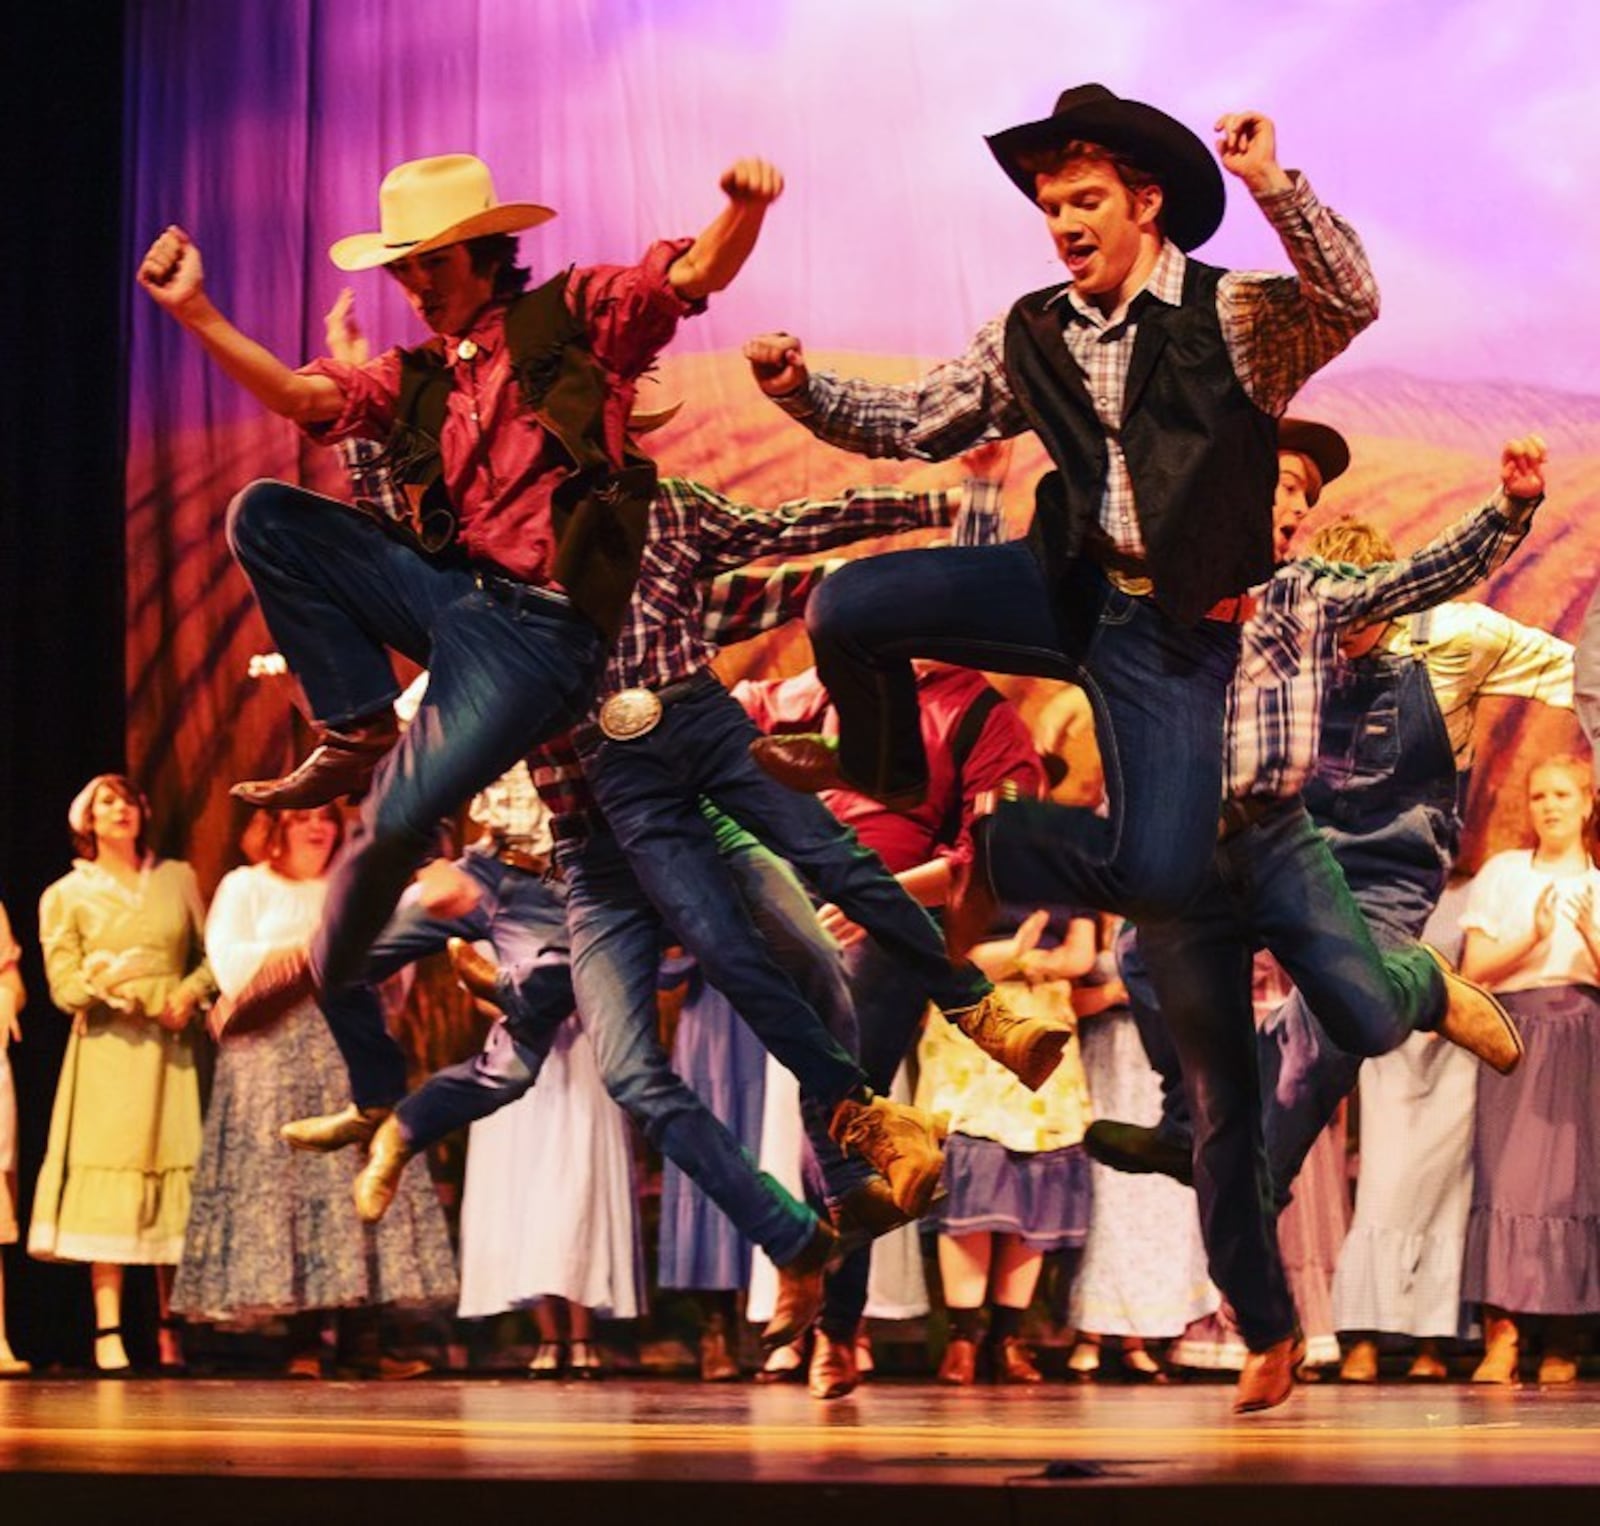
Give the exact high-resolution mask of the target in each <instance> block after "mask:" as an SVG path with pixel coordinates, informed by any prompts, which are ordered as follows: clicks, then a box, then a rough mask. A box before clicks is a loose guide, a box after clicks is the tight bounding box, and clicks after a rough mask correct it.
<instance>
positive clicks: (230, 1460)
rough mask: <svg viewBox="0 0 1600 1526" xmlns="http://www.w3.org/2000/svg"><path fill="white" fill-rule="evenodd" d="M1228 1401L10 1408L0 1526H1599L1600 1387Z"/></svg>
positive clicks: (207, 1396) (139, 1388)
mask: <svg viewBox="0 0 1600 1526" xmlns="http://www.w3.org/2000/svg"><path fill="white" fill-rule="evenodd" d="M1228 1398H1229V1389H1228V1387H1226V1386H1225V1385H1221V1384H1180V1385H1173V1386H1171V1387H1166V1388H1155V1389H1150V1388H1129V1387H1113V1386H1110V1385H1106V1386H1097V1387H1061V1386H1055V1385H1051V1386H1048V1387H1046V1388H1044V1389H1042V1390H1034V1391H1029V1390H1023V1389H994V1388H977V1389H969V1390H959V1391H953V1390H949V1389H941V1388H938V1387H936V1386H933V1385H931V1384H926V1383H914V1384H913V1383H905V1382H881V1383H874V1384H869V1385H867V1386H865V1387H863V1388H862V1390H861V1391H860V1392H859V1393H858V1394H856V1395H855V1396H853V1397H851V1398H849V1399H845V1400H841V1401H836V1402H834V1403H830V1404H818V1403H816V1402H814V1401H813V1400H811V1399H810V1398H808V1397H807V1395H806V1394H805V1393H804V1392H803V1391H802V1390H801V1389H799V1388H798V1387H796V1386H792V1385H782V1386H767V1387H762V1386H755V1385H738V1386H732V1387H710V1386H702V1385H699V1384H695V1383H691V1382H659V1381H657V1382H640V1381H632V1380H617V1381H612V1382H603V1383H587V1384H586V1383H564V1384H555V1385H549V1384H542V1383H535V1382H530V1381H527V1380H523V1379H520V1378H508V1379H499V1380H482V1379H474V1380H465V1381H463V1380H434V1381H423V1382H415V1383H410V1384H377V1383H367V1384H353V1383H337V1382H329V1383H303V1384H294V1383H289V1382H230V1381H224V1380H215V1379H210V1380H190V1381H185V1382H173V1381H166V1382H158V1381H138V1380H135V1381H131V1382H120V1383H111V1382H96V1381H92V1380H79V1381H49V1380H46V1381H29V1382H13V1383H5V1384H0V1522H5V1523H7V1526H9V1523H12V1522H16V1523H18V1526H21V1523H23V1522H28V1523H34V1526H42V1523H45V1522H49V1523H50V1526H59V1523H62V1522H67V1521H77V1520H80V1519H81V1520H89V1519H94V1520H96V1521H99V1522H101V1523H103V1522H104V1521H105V1520H106V1519H108V1518H110V1516H111V1514H112V1513H113V1512H115V1514H116V1515H118V1516H121V1517H123V1518H126V1519H131V1520H136V1521H138V1520H146V1519H163V1520H166V1521H170V1522H185V1523H188V1522H209V1521H213V1520H214V1521H218V1522H222V1521H227V1522H229V1523H234V1526H249V1523H253V1522H256V1521H286V1520H295V1519H297V1518H304V1517H305V1515H306V1512H312V1513H313V1515H312V1518H313V1519H315V1520H317V1521H319V1522H320V1521H323V1520H331V1519H332V1518H331V1517H329V1516H328V1514H327V1512H328V1511H329V1510H330V1509H336V1510H338V1511H339V1517H338V1519H339V1520H340V1521H341V1522H352V1521H356V1520H359V1519H360V1515H361V1514H362V1513H369V1512H382V1513H383V1515H384V1516H386V1517H387V1518H388V1519H390V1520H393V1519H395V1518H396V1516H397V1514H400V1513H402V1512H403V1517H402V1518H403V1519H405V1520H406V1521H408V1522H409V1521H426V1522H428V1523H429V1526H433V1523H435V1522H437V1523H442V1526H456V1523H457V1522H459V1523H461V1526H466V1523H468V1522H469V1521H472V1522H476V1521H477V1520H481V1519H484V1518H485V1517H484V1515H483V1514H482V1512H484V1511H488V1510H502V1509H507V1508H510V1509H515V1510H517V1511H518V1512H519V1514H522V1515H531V1516H533V1517H534V1518H538V1519H546V1518H552V1516H553V1512H555V1511H557V1510H559V1511H560V1512H561V1516H562V1518H563V1519H564V1520H569V1521H573V1522H574V1526H600V1523H602V1522H609V1521H612V1520H618V1521H622V1520H626V1521H628V1522H630V1523H631V1526H643V1522H644V1521H646V1520H648V1521H650V1522H651V1523H652V1526H653V1523H654V1522H660V1521H679V1520H682V1521H694V1522H696V1523H708V1526H710V1523H720V1522H723V1521H728V1522H734V1521H738V1522H740V1523H741V1526H748V1523H751V1522H752V1521H758V1522H759V1523H760V1526H782V1523H787V1522H790V1521H801V1520H803V1521H806V1522H807V1523H814V1522H826V1523H829V1526H833V1523H844V1522H855V1521H858V1520H859V1521H865V1520H868V1519H871V1520H873V1521H876V1522H880V1523H882V1526H900V1523H901V1522H905V1523H906V1526H911V1523H915V1526H942V1523H944V1522H947V1521H948V1522H956V1521H959V1522H961V1523H963V1526H976V1522H975V1517H974V1510H975V1509H976V1510H979V1511H982V1512H983V1514H982V1516H981V1517H979V1518H978V1519H981V1520H982V1521H984V1522H988V1521H990V1520H994V1519H1001V1520H1005V1521H1015V1522H1031V1521H1036V1520H1037V1521H1046V1520H1063V1521H1064V1520H1071V1521H1073V1522H1098V1521H1115V1522H1119V1523H1135V1522H1144V1521H1160V1522H1162V1523H1163V1526H1173V1523H1174V1522H1181V1523H1183V1526H1209V1523H1211V1522H1217V1523H1219V1526H1220V1523H1224V1522H1226V1523H1229V1526H1247V1523H1251V1522H1256V1521H1263V1522H1265V1521H1272V1522H1274V1523H1275V1526H1282V1523H1284V1522H1285V1521H1289V1522H1293V1523H1294V1526H1308V1523H1317V1522H1321V1521H1335V1520H1337V1521H1340V1522H1341V1523H1342V1526H1373V1523H1375V1522H1378V1521H1390V1520H1394V1521H1399V1520H1405V1521H1407V1522H1408V1523H1410V1526H1415V1523H1416V1521H1417V1520H1418V1519H1419V1512H1425V1513H1426V1517H1425V1518H1426V1519H1427V1520H1428V1521H1429V1522H1431V1523H1438V1522H1447V1523H1454V1522H1471V1521H1477V1520H1490V1519H1495V1520H1497V1521H1499V1522H1502V1523H1503V1522H1505V1520H1506V1516H1507V1512H1508V1511H1514V1512H1516V1513H1517V1514H1516V1517H1514V1526H1550V1523H1552V1522H1558V1521H1560V1522H1564V1521H1569V1520H1571V1521H1578V1520H1583V1521H1585V1522H1593V1521H1595V1520H1597V1519H1600V1385H1592V1384H1591V1385H1579V1386H1577V1387H1575V1388H1570V1389H1566V1390H1564V1391H1560V1392H1556V1391H1544V1392H1541V1391H1539V1390H1538V1389H1534V1388H1526V1389H1522V1390H1520V1391H1516V1392H1502V1391H1497V1390H1483V1389H1473V1388H1471V1387H1470V1386H1468V1385H1451V1386H1447V1387H1441V1388H1416V1387H1408V1386H1400V1385H1392V1386H1381V1387H1377V1388H1373V1389H1354V1388H1350V1387H1340V1386H1338V1385H1327V1384H1324V1385H1316V1386H1311V1387H1305V1388H1302V1389H1300V1390H1298V1391H1297V1393H1296V1395H1295V1397H1294V1399H1293V1400H1292V1401H1291V1402H1290V1403H1289V1404H1288V1405H1287V1406H1285V1407H1284V1408H1283V1409H1280V1410H1277V1411H1274V1412H1272V1413H1270V1414H1268V1415H1264V1416H1256V1417H1252V1418H1248V1419H1235V1418H1234V1417H1233V1416H1232V1415H1231V1414H1229V1412H1228ZM1507 1491H1513V1492H1512V1493H1511V1495H1510V1497H1508V1493H1507ZM374 1519H375V1518H374Z"/></svg>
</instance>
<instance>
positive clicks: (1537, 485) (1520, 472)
mask: <svg viewBox="0 0 1600 1526" xmlns="http://www.w3.org/2000/svg"><path fill="white" fill-rule="evenodd" d="M1547 454H1548V453H1547V452H1546V450H1545V446H1544V440H1543V439H1542V438H1540V436H1538V435H1536V434H1529V435H1524V436H1523V437H1522V438H1521V439H1520V440H1508V441H1507V442H1506V446H1505V449H1504V450H1502V451H1501V452H1500V486H1501V489H1502V490H1503V491H1504V493H1505V495H1506V497H1507V498H1520V499H1522V500H1524V501H1526V500H1528V499H1530V498H1538V497H1540V496H1541V495H1542V494H1543V492H1544V463H1545V460H1546V459H1547Z"/></svg>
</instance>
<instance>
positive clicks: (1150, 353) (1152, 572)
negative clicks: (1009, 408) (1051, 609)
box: [1005, 260, 1278, 625]
mask: <svg viewBox="0 0 1600 1526" xmlns="http://www.w3.org/2000/svg"><path fill="white" fill-rule="evenodd" d="M1222 275H1223V272H1222V271H1221V270H1218V269H1217V268H1216V267H1215V266H1211V265H1202V264H1201V263H1200V262H1199V261H1198V260H1190V261H1189V262H1188V266H1187V269H1186V271H1185V274H1184V282H1183V300H1182V302H1181V304H1180V305H1179V306H1177V307H1169V306H1168V305H1167V304H1165V303H1163V302H1158V301H1156V300H1155V299H1154V298H1151V297H1138V298H1135V299H1134V300H1135V302H1136V303H1142V304H1143V306H1142V308H1141V310H1140V311H1139V313H1138V332H1137V334H1136V336H1135V338H1134V343H1133V357H1132V360H1131V362H1130V363H1129V366H1128V378H1127V385H1126V388H1125V391H1124V397H1123V410H1122V450H1123V455H1124V457H1125V458H1126V460H1127V463H1128V471H1129V474H1130V475H1131V477H1132V479H1133V493H1134V506H1135V511H1136V513H1137V515H1138V520H1139V530H1140V534H1141V535H1142V536H1143V538H1144V545H1145V554H1146V558H1147V565H1146V566H1145V567H1144V568H1143V569H1142V571H1143V572H1144V574H1145V575H1146V576H1148V577H1149V578H1150V579H1151V581H1152V582H1153V583H1154V585H1155V589H1154V598H1155V601H1156V603H1157V604H1159V605H1160V606H1161V608H1162V609H1163V610H1164V611H1165V612H1166V613H1167V614H1169V615H1170V616H1171V617H1172V618H1173V619H1174V620H1176V621H1178V622H1179V623H1180V624H1183V625H1193V624H1195V623H1196V622H1198V621H1199V620H1200V619H1202V618H1203V617H1204V615H1205V613H1206V611H1207V610H1208V609H1210V608H1211V606H1212V605H1213V604H1215V603H1216V602H1217V601H1218V600H1219V599H1223V598H1226V597H1228V596H1229V595H1231V594H1237V593H1242V592H1243V591H1244V590H1245V589H1247V588H1250V587H1252V586H1254V585H1255V584H1257V583H1261V582H1263V581H1265V580H1266V579H1267V578H1268V577H1270V576H1271V575H1272V495H1273V491H1274V488H1275V487H1276V485H1277V480H1278V426H1277V421H1276V420H1275V419H1274V418H1273V417H1272V416H1271V415H1270V414H1266V413H1263V412H1262V411H1261V410H1260V409H1259V408H1257V407H1256V405H1255V404H1254V403H1253V402H1251V401H1250V399H1249V397H1248V396H1246V394H1245V391H1244V388H1243V387H1241V386H1240V385H1239V379H1238V377H1236V376H1235V375H1234V372H1233V364H1232V362H1231V360H1230V359H1229V357H1228V348H1227V344H1226V342H1225V341H1224V339H1223V335H1222V327H1221V324H1220V323H1219V322H1218V321H1217V306H1216V302H1217V283H1218V282H1219V281H1220V280H1221V278H1222ZM1060 289H1061V288H1060V287H1049V288H1047V289H1046V290H1044V291H1037V292H1034V293H1032V294H1031V295H1029V296H1026V297H1024V298H1022V300H1021V301H1019V302H1018V303H1017V304H1016V306H1015V307H1013V308H1012V309H1011V313H1010V315H1009V317H1008V318H1007V320H1006V335H1005V361H1006V371H1007V374H1008V376H1009V377H1010V380H1011V384H1012V387H1013V389H1014V391H1015V393H1016V396H1017V399H1018V401H1019V402H1020V403H1021V405H1022V408H1023V410H1024V411H1025V412H1026V413H1027V415H1028V419H1029V421H1030V422H1031V423H1032V425H1033V427H1034V430H1035V431H1036V432H1037V433H1038V435H1039V438H1040V439H1041V440H1043V442H1044V445H1045V448H1046V450H1048V451H1049V453H1050V457H1051V459H1052V460H1053V461H1054V462H1055V465H1056V470H1055V471H1054V472H1052V473H1050V474H1049V475H1048V476H1047V477H1046V478H1045V479H1044V480H1043V481H1042V482H1041V483H1040V486H1039V499H1038V506H1037V509H1036V512H1035V515H1034V520H1033V526H1032V528H1031V529H1030V531H1029V541H1030V543H1031V544H1032V546H1033V549H1034V553H1035V554H1036V555H1037V556H1038V557H1039V560H1040V562H1041V563H1042V564H1043V566H1044V568H1045V570H1046V571H1047V573H1049V574H1050V575H1051V576H1052V578H1053V579H1059V577H1060V576H1061V574H1062V573H1063V572H1064V571H1065V569H1066V566H1067V564H1068V563H1069V562H1070V561H1071V560H1072V559H1073V558H1074V557H1077V556H1080V555H1082V554H1083V552H1084V549H1085V545H1086V541H1087V538H1088V537H1089V535H1090V532H1092V531H1093V530H1094V529H1095V527H1096V526H1097V525H1098V523H1099V513H1100V502H1101V499H1102V497H1103V495H1104V489H1105V480H1106V470H1107V452H1106V441H1105V435H1104V432H1103V430H1102V429H1101V426H1100V421H1099V420H1098V419H1097V418H1096V417H1095V412H1094V404H1093V402H1092V400H1091V399H1090V397H1089V392H1088V388H1087V387H1086V385H1085V383H1084V378H1083V372H1082V371H1081V369H1080V368H1079V366H1078V364H1077V362H1076V361H1075V360H1074V359H1073V358H1072V352H1071V351H1070V350H1069V349H1068V348H1067V344H1066V340H1065V338H1064V337H1063V335H1062V327H1061V314H1060V312H1059V311H1058V310H1057V308H1056V307H1053V306H1052V307H1047V306H1046V305H1045V304H1046V302H1047V300H1048V299H1049V298H1050V297H1052V296H1054V295H1055V294H1056V293H1057V292H1058V291H1059V290H1060Z"/></svg>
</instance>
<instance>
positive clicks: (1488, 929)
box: [1461, 853, 1517, 941]
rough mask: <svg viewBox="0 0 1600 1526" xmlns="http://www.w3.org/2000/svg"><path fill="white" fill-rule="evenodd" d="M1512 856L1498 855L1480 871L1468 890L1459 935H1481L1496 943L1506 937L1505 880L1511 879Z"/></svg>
mask: <svg viewBox="0 0 1600 1526" xmlns="http://www.w3.org/2000/svg"><path fill="white" fill-rule="evenodd" d="M1516 857H1517V855H1516V854H1514V853H1497V854H1495V856H1494V857H1493V858H1491V859H1490V860H1489V861H1488V862H1487V863H1486V864H1485V865H1484V866H1483V868H1481V869H1480V870H1479V871H1478V873H1477V875H1476V876H1475V877H1474V879H1473V881H1472V885H1471V887H1470V889H1469V890H1468V891H1467V906H1466V910H1465V911H1463V912H1462V913H1461V932H1462V935H1463V936H1465V935H1466V934H1467V933H1482V934H1483V935H1484V937H1486V938H1493V939H1495V940H1496V941H1499V940H1500V939H1501V938H1503V937H1504V935H1505V913H1506V907H1505V896H1506V886H1507V882H1508V880H1513V879H1514V877H1515V876H1514V869H1513V866H1514V861H1515V859H1516Z"/></svg>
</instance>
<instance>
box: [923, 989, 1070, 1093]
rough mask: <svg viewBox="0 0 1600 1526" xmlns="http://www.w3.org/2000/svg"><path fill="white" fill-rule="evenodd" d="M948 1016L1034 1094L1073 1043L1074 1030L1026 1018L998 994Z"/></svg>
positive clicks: (1054, 1023) (1045, 1021)
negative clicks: (1012, 1008)
mask: <svg viewBox="0 0 1600 1526" xmlns="http://www.w3.org/2000/svg"><path fill="white" fill-rule="evenodd" d="M945 1016H946V1017H947V1018H948V1019H949V1020H950V1021H951V1022H952V1023H954V1024H955V1026H956V1027H957V1028H959V1029H960V1030H961V1031H962V1032H963V1033H964V1034H966V1036H967V1037H968V1038H969V1039H971V1040H972V1042H973V1043H974V1044H976V1045H977V1046H978V1048H979V1049H981V1050H982V1051H983V1052H984V1053H985V1054H986V1055H988V1056H989V1058H990V1059H992V1060H998V1061H999V1063H1000V1064H1002V1065H1004V1066H1005V1068H1006V1069H1007V1070H1009V1071H1010V1072H1011V1074H1012V1075H1014V1076H1015V1077H1016V1078H1017V1079H1018V1080H1019V1081H1020V1082H1022V1084H1023V1085H1024V1086H1026V1087H1027V1088H1028V1090H1029V1091H1033V1092H1036V1091H1038V1090H1039V1088H1040V1087H1041V1086H1043V1085H1044V1083H1045V1082H1046V1081H1048V1080H1049V1079H1050V1077H1051V1076H1052V1075H1054V1074H1055V1069H1056V1066H1058V1065H1059V1064H1060V1063H1061V1056H1062V1054H1063V1053H1064V1052H1065V1050H1066V1047H1067V1045H1068V1044H1069V1043H1071V1042H1072V1029H1071V1028H1070V1027H1069V1026H1068V1025H1067V1024H1066V1023H1058V1022H1053V1021H1051V1020H1050V1019H1049V1018H1044V1017H1023V1016H1021V1015H1020V1014H1019V1013H1016V1012H1013V1011H1012V1010H1011V1008H1010V1007H1008V1006H1007V1005H1006V1003H1005V998H1004V997H1003V996H1001V995H1000V993H999V992H998V991H990V992H989V994H988V995H987V996H985V997H984V998H983V1000H982V1001H980V1002H979V1003H978V1004H977V1006H975V1007H964V1008H961V1009H959V1010H955V1011H946V1013H945Z"/></svg>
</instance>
